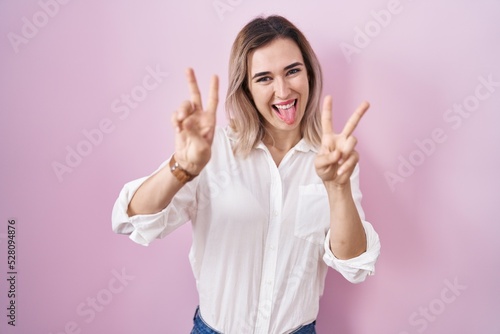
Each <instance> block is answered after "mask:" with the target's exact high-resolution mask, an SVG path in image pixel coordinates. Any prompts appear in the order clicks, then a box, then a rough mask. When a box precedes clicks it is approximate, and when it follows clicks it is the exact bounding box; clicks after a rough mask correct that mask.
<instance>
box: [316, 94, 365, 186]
mask: <svg viewBox="0 0 500 334" xmlns="http://www.w3.org/2000/svg"><path fill="white" fill-rule="evenodd" d="M369 106H370V105H369V104H368V102H363V103H361V105H360V106H359V107H358V108H357V109H356V111H355V112H354V113H353V114H352V116H351V117H350V118H349V120H348V121H347V123H346V124H345V126H344V129H343V130H342V132H340V133H339V134H337V133H334V132H333V124H332V97H331V96H326V97H325V99H324V102H323V109H322V111H321V128H322V137H321V147H320V150H319V152H318V155H317V156H316V160H315V163H314V164H315V167H316V173H317V174H318V176H319V177H320V178H321V179H322V180H323V182H325V183H326V182H333V184H334V185H337V186H344V185H345V184H346V183H347V182H349V179H350V176H351V174H352V172H353V170H354V167H355V166H356V164H357V163H358V161H359V155H358V152H357V151H356V150H355V147H356V144H357V139H356V137H354V136H353V135H352V133H353V132H354V130H355V129H356V126H357V125H358V123H359V121H360V120H361V117H363V115H364V114H365V112H366V111H367V110H368V108H369Z"/></svg>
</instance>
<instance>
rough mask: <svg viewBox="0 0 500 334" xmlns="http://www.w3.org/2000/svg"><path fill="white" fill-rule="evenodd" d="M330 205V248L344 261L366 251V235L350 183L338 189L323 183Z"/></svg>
mask: <svg viewBox="0 0 500 334" xmlns="http://www.w3.org/2000/svg"><path fill="white" fill-rule="evenodd" d="M325 186H326V189H327V192H328V200H329V204H330V248H331V250H332V252H333V254H334V255H335V257H337V258H338V259H342V260H346V259H350V258H353V257H356V256H358V255H360V254H361V253H363V252H365V251H366V235H365V230H364V227H363V224H362V222H361V218H360V217H359V213H358V210H357V208H356V205H355V203H354V200H353V198H352V193H351V186H350V182H347V184H346V185H344V186H342V187H339V186H336V185H333V184H329V183H327V182H326V183H325Z"/></svg>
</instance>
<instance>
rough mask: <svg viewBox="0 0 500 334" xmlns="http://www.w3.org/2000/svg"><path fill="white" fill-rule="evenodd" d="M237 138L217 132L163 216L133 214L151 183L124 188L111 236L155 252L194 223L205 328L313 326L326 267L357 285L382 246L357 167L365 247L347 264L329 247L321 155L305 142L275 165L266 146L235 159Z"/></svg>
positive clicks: (277, 333)
mask: <svg viewBox="0 0 500 334" xmlns="http://www.w3.org/2000/svg"><path fill="white" fill-rule="evenodd" d="M233 140H234V139H233V138H232V136H231V131H230V130H228V129H221V128H217V129H216V133H215V138H214V142H213V145H212V157H211V160H210V162H209V163H208V164H207V165H206V166H205V168H204V169H203V171H202V172H201V174H200V175H199V176H198V177H196V178H195V179H194V180H193V181H191V182H189V183H188V184H186V185H185V186H184V187H183V188H182V189H181V190H180V191H179V192H178V193H177V194H176V195H175V197H174V198H173V199H172V201H171V203H170V204H169V205H168V206H167V207H166V208H165V209H164V210H162V211H161V212H159V213H156V214H148V215H136V216H133V217H129V216H128V215H127V207H128V204H129V202H130V200H131V199H132V196H133V195H134V193H135V191H136V190H137V189H138V188H139V186H140V185H141V184H142V183H143V182H144V181H145V180H146V179H147V177H144V178H141V179H138V180H135V181H132V182H129V183H127V184H126V185H125V186H124V187H123V189H122V191H121V192H120V195H119V197H118V199H117V200H116V203H115V206H114V208H113V215H112V224H113V230H114V231H115V232H116V233H123V234H129V235H130V238H131V239H132V240H133V241H135V242H137V243H139V244H142V245H148V244H149V243H150V242H151V241H153V240H154V239H155V238H162V237H165V236H166V235H167V234H169V233H170V232H172V231H174V230H175V229H176V228H177V227H179V226H180V225H182V224H184V223H186V222H188V221H191V223H192V228H193V244H192V246H191V250H190V253H189V260H190V262H191V267H192V269H193V273H194V276H195V279H196V284H197V289H198V293H199V302H200V312H201V316H202V317H203V319H204V320H205V321H206V322H207V324H209V325H210V327H213V328H214V329H215V330H217V331H219V332H223V333H229V334H234V333H238V334H239V333H243V334H246V333H255V334H273V333H274V334H283V333H290V332H292V331H293V330H294V329H296V328H298V327H300V326H301V325H304V324H307V323H310V322H312V321H314V320H315V319H316V317H317V315H318V308H319V298H320V296H321V295H322V293H323V287H324V282H325V277H326V273H327V269H328V266H330V267H332V268H334V269H336V270H337V271H338V272H340V273H341V274H342V275H343V276H344V277H345V278H346V279H348V280H349V281H351V282H353V283H357V282H361V281H363V280H364V279H365V278H366V276H367V275H371V274H373V273H374V265H375V262H376V260H377V257H378V255H379V253H380V241H379V238H378V235H377V233H376V232H375V231H374V229H373V227H372V225H371V224H370V223H368V222H366V221H365V220H364V219H365V217H364V213H363V210H362V208H361V203H360V202H361V192H360V190H359V167H358V166H357V167H356V169H355V170H354V172H353V175H352V177H351V186H352V193H353V198H354V200H355V203H356V206H357V209H358V211H359V214H360V217H361V220H362V222H363V226H364V228H365V231H366V237H367V250H366V252H365V253H363V254H361V255H360V256H358V257H356V258H352V259H349V260H340V259H337V258H336V257H335V256H334V255H333V254H332V252H331V250H330V246H329V239H330V232H329V227H330V209H329V204H328V199H327V193H326V189H325V187H324V185H323V183H322V181H321V179H320V178H319V177H318V176H317V174H316V171H315V168H314V159H315V156H316V151H315V149H314V148H313V147H311V146H310V145H309V144H307V143H306V141H305V140H301V141H300V142H299V143H297V145H296V146H295V147H294V148H292V149H291V150H290V151H289V152H288V153H287V154H286V156H285V157H284V158H283V160H282V161H281V163H280V165H279V166H276V163H275V162H274V160H273V158H272V157H271V154H270V153H269V151H268V150H267V148H266V146H264V144H262V143H261V144H259V145H258V146H257V148H256V149H253V150H252V152H251V153H250V155H249V156H248V157H247V158H245V159H243V158H239V157H236V156H235V155H234V154H233V151H232V142H233ZM167 163H168V162H167V161H166V162H164V163H163V164H162V166H164V165H165V164H167ZM162 166H160V168H161V167H162Z"/></svg>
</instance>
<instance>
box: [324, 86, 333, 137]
mask: <svg viewBox="0 0 500 334" xmlns="http://www.w3.org/2000/svg"><path fill="white" fill-rule="evenodd" d="M321 129H322V131H323V134H326V133H332V132H333V125H332V97H331V96H330V95H328V96H325V99H324V100H323V109H322V110H321Z"/></svg>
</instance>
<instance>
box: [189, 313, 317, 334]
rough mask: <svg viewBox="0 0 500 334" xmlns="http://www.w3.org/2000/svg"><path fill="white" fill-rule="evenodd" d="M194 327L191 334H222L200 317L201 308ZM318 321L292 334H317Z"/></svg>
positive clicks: (196, 314) (194, 321)
mask: <svg viewBox="0 0 500 334" xmlns="http://www.w3.org/2000/svg"><path fill="white" fill-rule="evenodd" d="M193 323H194V327H193V329H192V330H191V334H222V333H220V332H217V331H216V330H215V329H213V328H211V327H210V326H209V325H207V323H206V322H205V321H204V320H203V318H202V317H201V315H200V308H199V307H197V308H196V312H195V313H194V318H193ZM315 325H316V321H314V322H312V323H310V324H309V325H304V326H301V327H300V328H298V329H296V330H295V331H293V332H292V334H316V329H315ZM241 334H244V333H241Z"/></svg>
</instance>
